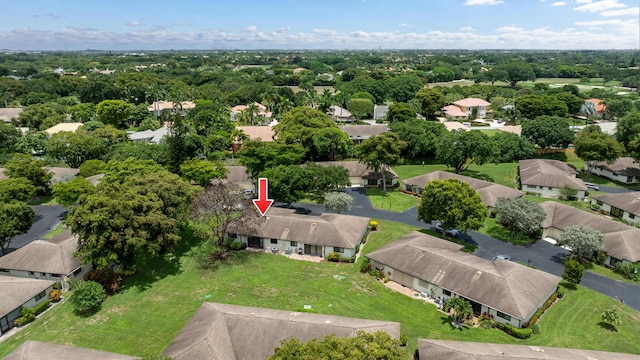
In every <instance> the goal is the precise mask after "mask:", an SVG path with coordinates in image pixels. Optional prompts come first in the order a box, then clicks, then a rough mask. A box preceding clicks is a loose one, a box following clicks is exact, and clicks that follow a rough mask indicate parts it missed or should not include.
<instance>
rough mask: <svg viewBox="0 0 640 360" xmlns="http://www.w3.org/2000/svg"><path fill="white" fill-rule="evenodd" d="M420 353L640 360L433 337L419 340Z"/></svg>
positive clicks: (639, 359) (442, 357) (501, 359)
mask: <svg viewBox="0 0 640 360" xmlns="http://www.w3.org/2000/svg"><path fill="white" fill-rule="evenodd" d="M418 352H419V353H420V360H454V359H456V360H457V359H460V360H462V359H465V360H467V359H468V360H471V359H482V360H567V359H571V360H611V359H616V360H640V355H632V354H623V353H614V352H608V351H595V350H582V349H566V348H556V347H549V346H537V345H533V346H532V345H507V344H492V343H481V342H469V341H451V340H433V339H418Z"/></svg>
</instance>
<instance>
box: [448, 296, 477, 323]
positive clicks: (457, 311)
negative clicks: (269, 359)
mask: <svg viewBox="0 0 640 360" xmlns="http://www.w3.org/2000/svg"><path fill="white" fill-rule="evenodd" d="M445 307H448V308H450V309H453V311H454V314H453V320H454V324H455V325H456V326H459V325H462V324H463V323H464V322H465V321H467V320H469V319H471V318H472V317H473V308H472V307H471V304H470V303H469V302H468V301H467V300H465V299H463V298H460V297H457V298H449V300H447V301H446V302H445Z"/></svg>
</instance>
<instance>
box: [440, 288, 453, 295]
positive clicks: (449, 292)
mask: <svg viewBox="0 0 640 360" xmlns="http://www.w3.org/2000/svg"><path fill="white" fill-rule="evenodd" d="M442 294H443V295H446V296H451V291H449V290H445V289H442Z"/></svg>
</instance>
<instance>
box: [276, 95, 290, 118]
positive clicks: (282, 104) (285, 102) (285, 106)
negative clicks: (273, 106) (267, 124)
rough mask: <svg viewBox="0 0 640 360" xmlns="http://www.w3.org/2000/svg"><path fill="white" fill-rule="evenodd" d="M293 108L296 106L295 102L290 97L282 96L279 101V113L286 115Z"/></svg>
mask: <svg viewBox="0 0 640 360" xmlns="http://www.w3.org/2000/svg"><path fill="white" fill-rule="evenodd" d="M293 108H294V106H293V102H291V100H289V98H286V97H280V101H279V102H278V105H277V109H278V114H280V115H284V114H286V113H288V112H289V111H290V110H291V109H293Z"/></svg>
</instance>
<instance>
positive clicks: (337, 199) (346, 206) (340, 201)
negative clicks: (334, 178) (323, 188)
mask: <svg viewBox="0 0 640 360" xmlns="http://www.w3.org/2000/svg"><path fill="white" fill-rule="evenodd" d="M352 204H353V196H351V195H349V194H347V193H344V192H338V191H332V192H328V193H326V194H325V195H324V206H325V208H326V209H327V210H329V211H335V212H337V213H338V214H340V213H343V212H347V211H349V210H351V205H352Z"/></svg>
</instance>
